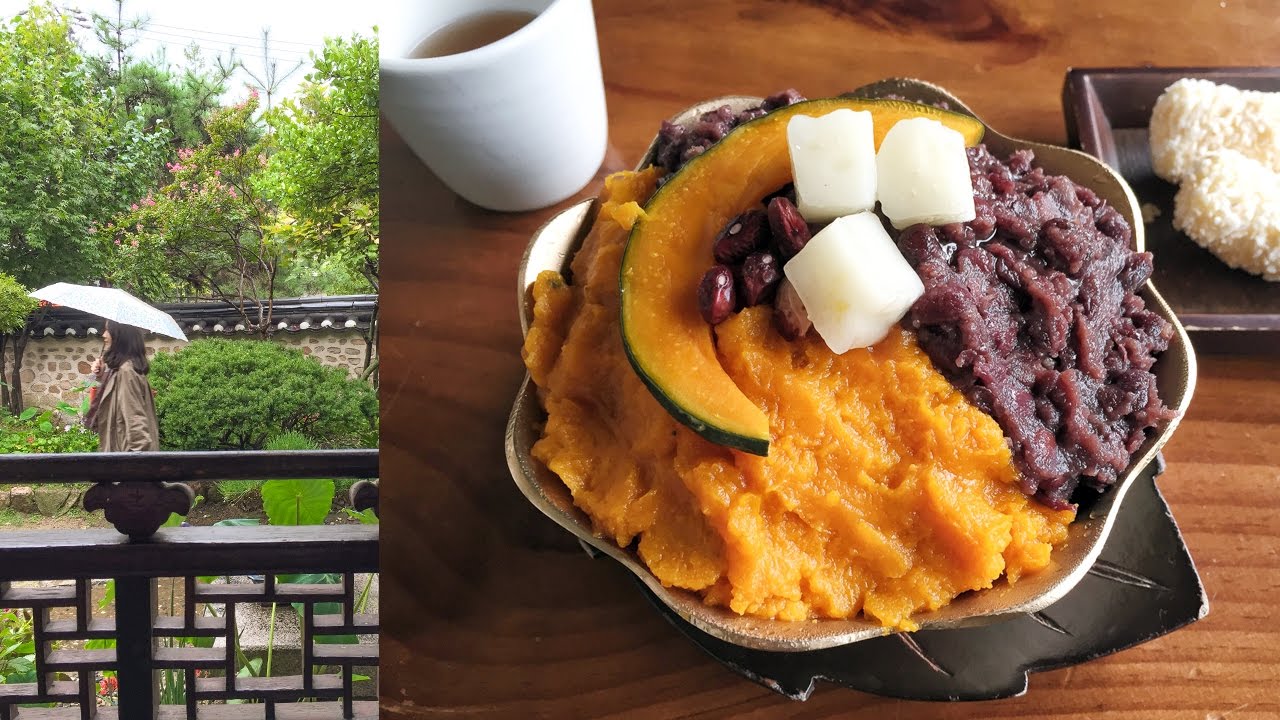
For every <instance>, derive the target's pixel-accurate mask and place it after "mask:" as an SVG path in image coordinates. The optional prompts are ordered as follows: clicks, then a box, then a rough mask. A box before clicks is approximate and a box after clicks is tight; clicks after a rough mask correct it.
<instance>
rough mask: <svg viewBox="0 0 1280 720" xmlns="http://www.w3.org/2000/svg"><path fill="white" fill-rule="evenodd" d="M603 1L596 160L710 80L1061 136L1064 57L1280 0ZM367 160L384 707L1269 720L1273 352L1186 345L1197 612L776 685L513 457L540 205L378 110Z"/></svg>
mask: <svg viewBox="0 0 1280 720" xmlns="http://www.w3.org/2000/svg"><path fill="white" fill-rule="evenodd" d="M1174 5H1177V6H1178V7H1176V8H1175V7H1173V6H1174ZM596 15H597V21H598V27H599V35H600V48H601V55H602V59H603V66H604V75H605V82H606V88H607V94H608V104H609V120H610V148H609V153H608V156H607V158H606V161H605V165H604V167H603V168H602V169H601V173H600V176H599V177H603V175H604V174H605V173H607V172H609V171H613V170H617V169H622V168H626V167H629V166H630V165H631V164H633V163H634V162H635V161H636V159H637V158H638V157H639V155H640V153H641V152H642V151H643V148H644V147H645V145H646V144H647V143H648V141H649V139H650V137H651V136H652V134H653V132H654V130H655V129H656V126H657V124H658V121H659V120H660V119H661V118H663V117H666V116H668V115H670V114H671V113H673V112H674V111H676V110H678V109H680V108H683V107H684V106H686V105H688V104H690V103H691V102H693V101H695V100H699V99H701V98H705V97H709V96H713V95H720V94H731V93H747V94H756V95H764V94H768V93H770V92H773V91H776V90H779V89H782V88H786V87H795V88H797V89H799V90H800V91H801V92H803V93H804V94H806V95H807V96H809V97H820V96H823V95H830V94H835V93H839V92H842V91H846V90H849V89H851V88H854V87H856V86H858V85H862V84H864V83H867V82H871V81H873V80H877V79H880V78H883V77H889V76H914V77H920V78H923V79H926V80H931V81H934V82H937V83H939V84H941V85H943V86H944V87H947V88H949V89H951V90H952V91H953V92H955V93H956V94H957V95H959V96H960V97H961V98H963V99H965V100H966V102H968V103H969V104H970V105H971V106H972V107H973V108H974V110H975V111H976V112H977V113H979V114H980V115H981V116H982V117H983V118H984V119H985V120H986V121H987V122H988V123H990V124H991V125H992V126H993V127H996V128H998V129H1000V130H1002V131H1005V132H1007V133H1008V134H1011V135H1015V136H1022V137H1027V138H1032V139H1037V140H1045V141H1050V142H1059V143H1061V142H1063V140H1064V137H1065V135H1064V125H1063V119H1062V112H1061V104H1060V103H1061V100H1060V92H1061V88H1062V82H1063V77H1064V73H1065V71H1066V70H1067V68H1068V67H1071V66H1107V65H1114V66H1126V65H1139V64H1148V63H1150V64H1160V65H1182V66H1188V65H1223V64H1230V65H1264V64H1267V63H1274V62H1276V59H1277V58H1280V20H1278V19H1277V18H1280V15H1277V14H1276V13H1275V6H1274V4H1272V3H1270V2H1266V1H1263V0H1258V1H1256V2H1242V1H1241V0H1225V1H1223V2H1216V1H1213V2H1194V3H1193V2H1185V3H1177V4H1174V3H1164V2H1154V1H1153V2H1144V3H1136V2H1135V3H1113V2H1110V1H1106V0H1076V1H1074V2H1053V3H1014V2H982V1H980V0H957V1H956V2H946V1H945V0H899V1H896V2H874V1H872V0H833V1H830V2H799V1H786V0H775V1H771V2H740V3H735V2H727V1H724V0H700V1H699V2H689V3H684V2H679V3H678V2H656V1H653V0H631V1H626V2H624V1H623V0H597V2H596ZM382 163H383V165H382V167H383V170H382V203H383V206H382V207H383V213H382V216H383V245H382V253H383V258H382V267H383V268H384V270H383V273H384V275H383V285H382V293H383V295H382V302H383V305H382V308H383V309H382V312H383V326H382V347H381V352H382V403H383V405H382V407H383V410H382V412H383V425H382V427H383V433H382V458H381V463H382V494H383V501H382V508H383V526H382V583H383V585H382V611H381V612H382V663H383V666H382V679H381V698H382V714H383V716H384V717H387V718H427V717H470V716H474V717H514V718H532V717H550V718H559V717H566V718H569V717H601V716H612V717H639V718H670V717H708V718H719V717H754V718H764V717H805V718H816V717H831V716H839V717H855V718H879V717H895V718H963V717H1005V718H1012V717H1053V718H1096V717H1103V716H1105V717H1107V718H1195V720H1227V719H1229V720H1246V719H1258V720H1260V719H1261V718H1276V717H1280V630H1278V629H1277V620H1278V619H1280V612H1277V601H1276V598H1277V597H1280V511H1278V510H1277V507H1280V469H1278V468H1280V361H1278V360H1277V359H1276V358H1275V357H1274V356H1271V357H1268V356H1264V355H1255V356H1248V355H1212V356H1202V357H1201V363H1200V379H1199V387H1198V389H1197V392H1196V396H1195V400H1194V402H1193V403H1192V406H1191V410H1190V412H1189V414H1188V416H1187V417H1186V419H1185V421H1184V422H1183V424H1182V427H1181V428H1180V429H1179V431H1178V433H1177V435H1176V436H1175V437H1174V439H1173V440H1172V442H1171V443H1170V444H1169V445H1168V448H1167V452H1166V456H1167V459H1168V462H1169V466H1168V472H1167V473H1166V474H1165V475H1164V476H1163V477H1161V478H1160V480H1159V484H1160V488H1161V490H1162V491H1163V492H1164V493H1165V495H1166V497H1167V499H1168V501H1169V505H1170V506H1171V507H1172V509H1173V512H1174V515H1175V517H1176V518H1177V520H1178V522H1179V523H1180V525H1181V527H1182V529H1183V532H1184V533H1185V535H1186V541H1187V545H1188V546H1189V548H1190V550H1191V553H1192V555H1193V557H1194V558H1195V561H1196V563H1197V565H1198V566H1199V568H1200V571H1201V574H1202V576H1203V579H1204V583H1205V585H1206V587H1207V589H1208V593H1209V596H1210V599H1211V607H1212V609H1211V612H1210V614H1209V616H1208V617H1207V618H1206V619H1204V620H1202V621H1200V622H1198V623H1196V624H1194V625H1192V626H1190V627H1188V628H1186V629H1183V630H1181V631H1178V632H1175V633H1173V634H1171V635H1168V636H1166V637H1163V638H1160V639H1158V640H1155V641H1153V642H1149V643H1147V644H1144V645H1141V646H1138V647H1135V648H1133V649H1130V650H1127V651H1124V652H1120V653H1117V654H1115V655H1112V656H1110V657H1107V658H1104V659H1101V660H1097V661H1094V662H1090V663H1087V664H1084V665H1080V666H1077V667H1073V668H1067V669H1063V670H1058V671H1052V672H1046V673H1041V674H1037V675H1033V676H1032V679H1031V689H1030V691H1029V692H1028V693H1027V694H1026V695H1025V696H1023V697H1020V698H1014V699H1009V700H1003V701H995V702H985V703H976V704H955V705H936V704H923V703H910V702H902V701H896V700H886V699H883V698H877V697H874V696H871V695H865V694H861V693H857V692H853V691H850V690H845V689H841V688H837V687H833V686H830V685H821V686H820V687H819V689H818V690H817V691H816V692H815V693H814V694H813V696H812V697H811V698H810V700H809V701H808V702H806V703H803V704H802V703H796V702H792V701H790V700H787V699H784V698H782V697H779V696H777V695H775V694H773V693H771V692H769V691H768V690H766V689H764V688H763V687H760V686H758V685H755V684H753V683H750V682H748V681H746V680H744V679H742V678H740V677H738V676H737V675H735V674H733V673H731V672H730V671H729V670H726V669H725V668H723V667H721V666H720V665H718V664H716V663H715V662H714V661H712V660H711V659H710V658H708V657H706V656H705V655H703V654H702V652H700V651H699V650H698V649H696V648H695V647H694V646H693V644H692V643H690V642H688V641H687V640H685V639H684V638H683V637H682V636H681V635H679V634H678V633H677V632H676V630H675V629H673V628H672V627H671V626H670V625H668V624H667V623H666V622H665V621H664V620H663V619H662V618H660V617H659V616H658V614H657V613H656V612H654V610H653V609H652V608H651V607H650V606H649V605H648V603H647V601H645V600H644V599H643V598H642V597H641V595H640V593H639V592H638V591H637V588H636V587H635V586H634V584H633V583H632V582H631V581H630V580H629V579H628V577H627V576H626V574H625V573H624V571H623V570H621V569H620V568H619V567H617V566H615V565H614V564H613V563H610V562H606V561H592V560H590V559H588V558H587V557H586V556H585V555H584V554H583V553H582V551H581V550H580V549H579V548H578V546H577V544H576V543H575V542H573V541H572V540H571V539H570V536H569V535H568V534H567V533H566V532H564V531H562V530H561V529H560V528H558V527H557V526H555V525H553V524H552V523H551V522H550V521H549V520H547V519H545V518H543V517H542V516H541V515H539V514H538V513H537V511H536V510H534V509H532V507H531V506H529V505H528V503H526V502H525V501H524V499H523V498H522V496H521V495H520V494H519V492H518V491H517V490H516V488H515V487H514V485H513V484H512V482H511V480H510V478H509V476H508V473H507V468H506V464H505V461H504V458H503V450H502V440H503V426H504V422H505V418H506V415H507V412H508V410H509V409H510V403H511V400H512V398H513V396H514V394H515V391H516V388H517V386H518V385H519V383H520V380H521V378H522V376H523V374H524V368H523V367H522V366H521V363H520V358H519V345H520V328H519V324H518V320H517V316H516V311H515V299H516V288H515V273H516V267H517V264H518V262H519V259H520V255H521V252H522V250H523V248H524V246H525V243H526V241H527V239H528V237H529V235H530V233H531V232H532V231H533V230H534V229H535V228H536V227H537V226H538V225H539V224H541V223H542V222H543V221H545V220H546V219H547V218H548V217H550V216H551V215H552V214H554V213H555V212H556V210H557V209H558V208H548V209H545V210H541V211H537V212H531V213H524V214H498V213H490V212H486V211H483V210H479V209H477V208H475V207H473V206H470V205H468V204H467V203H466V202H464V201H462V200H460V199H458V198H457V197H456V196H454V195H453V194H452V193H450V192H449V191H448V190H447V189H445V188H444V187H443V186H442V185H440V183H439V182H438V181H437V180H435V179H434V177H433V176H432V175H431V174H430V173H429V172H428V171H427V170H426V169H425V168H424V167H423V166H422V165H421V164H420V163H419V162H418V161H417V160H416V159H415V158H414V157H413V155H412V154H411V153H410V152H409V151H408V149H407V148H406V147H405V145H404V144H403V143H402V142H401V141H400V140H399V138H397V137H396V135H395V134H394V132H392V131H391V130H390V129H389V128H386V127H384V135H383V140H382ZM599 177H598V178H597V180H596V181H595V182H594V183H592V185H590V186H589V187H588V188H587V189H586V190H584V191H583V192H582V193H581V194H580V197H587V196H589V195H593V194H595V193H596V192H597V191H598V189H599V187H600V182H599ZM567 204H568V203H567V202H566V203H564V204H562V205H561V206H559V207H564V206H565V205H567ZM1158 261H1159V260H1158V259H1157V262H1158Z"/></svg>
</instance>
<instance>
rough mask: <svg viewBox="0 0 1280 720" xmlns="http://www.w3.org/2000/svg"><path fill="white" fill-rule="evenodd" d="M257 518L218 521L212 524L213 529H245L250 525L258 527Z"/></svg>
mask: <svg viewBox="0 0 1280 720" xmlns="http://www.w3.org/2000/svg"><path fill="white" fill-rule="evenodd" d="M260 524H261V523H260V522H258V519H257V518H230V519H227V520H219V521H218V522H216V523H214V524H213V526H214V527H247V526H250V525H260Z"/></svg>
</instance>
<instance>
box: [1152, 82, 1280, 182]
mask: <svg viewBox="0 0 1280 720" xmlns="http://www.w3.org/2000/svg"><path fill="white" fill-rule="evenodd" d="M1150 131H1151V163H1152V165H1153V166H1154V168H1155V171H1156V174H1157V175H1159V176H1160V177H1162V178H1164V179H1165V180H1167V181H1169V182H1173V183H1176V182H1181V181H1182V180H1184V179H1185V177H1186V175H1187V173H1188V172H1189V171H1190V170H1191V169H1192V167H1193V166H1194V165H1195V164H1196V162H1197V161H1198V160H1199V159H1200V158H1201V157H1203V156H1204V155H1205V154H1206V153H1210V152H1214V151H1217V150H1228V149H1229V150H1235V151H1237V152H1239V153H1241V154H1243V155H1245V156H1246V157H1251V158H1253V159H1254V160H1257V161H1258V162H1260V163H1262V164H1263V165H1264V166H1266V167H1268V168H1270V169H1271V170H1272V171H1275V172H1280V94H1277V93H1267V92H1258V91H1255V90H1238V89H1236V88H1234V87H1231V86H1230V85H1218V84H1216V83H1213V82H1210V81H1208V80H1191V79H1183V80H1179V81H1178V82H1176V83H1174V84H1172V85H1170V86H1169V87H1168V88H1166V89H1165V91H1164V94H1163V95H1161V96H1160V99H1159V100H1156V104H1155V107H1153V108H1152V110H1151V126H1150Z"/></svg>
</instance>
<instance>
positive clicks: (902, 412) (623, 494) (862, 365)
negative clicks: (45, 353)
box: [523, 172, 1073, 630]
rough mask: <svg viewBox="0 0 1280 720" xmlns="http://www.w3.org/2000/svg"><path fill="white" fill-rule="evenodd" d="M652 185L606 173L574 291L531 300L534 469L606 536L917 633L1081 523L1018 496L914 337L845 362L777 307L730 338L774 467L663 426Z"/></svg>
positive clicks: (666, 567) (745, 590) (983, 434)
mask: <svg viewBox="0 0 1280 720" xmlns="http://www.w3.org/2000/svg"><path fill="white" fill-rule="evenodd" d="M655 177H656V176H655V174H654V173H652V172H641V173H619V174H617V175H614V176H612V177H610V178H609V179H608V180H607V182H606V191H605V195H604V200H605V201H604V202H603V205H602V207H601V211H600V214H599V216H598V218H597V220H596V224H595V226H594V227H593V229H592V231H591V233H590V235H589V236H588V238H587V239H586V241H585V242H584V245H583V247H582V249H581V250H580V251H579V252H578V253H577V255H576V256H575V257H574V260H573V263H572V278H573V284H572V285H569V284H567V283H566V282H565V281H564V280H563V279H562V278H561V277H560V276H559V275H558V274H556V273H551V272H547V273H543V274H542V275H541V276H540V277H539V278H538V280H537V282H536V283H535V285H534V287H533V297H534V320H533V324H532V327H531V328H530V330H529V333H528V336H527V338H526V341H525V345H524V351H523V355H524V359H525V363H526V365H527V366H528V368H529V372H530V374H531V377H532V378H533V380H534V382H535V383H536V384H537V386H538V389H539V395H540V398H541V400H542V403H543V406H544V407H545V408H546V411H547V424H546V429H545V430H544V433H543V437H542V438H541V439H540V440H539V441H538V442H537V443H536V444H535V445H534V448H533V454H534V456H535V457H536V458H538V460H540V461H541V462H543V463H545V464H546V465H547V466H548V467H549V468H550V469H551V470H552V471H553V472H555V473H556V474H557V475H559V476H560V478H561V479H563V481H564V483H565V484H566V485H567V486H568V487H569V489H570V491H571V492H572V493H573V498H574V502H575V503H576V504H577V505H578V507H580V508H582V510H583V511H585V512H586V513H587V515H589V516H590V517H591V518H592V520H593V522H594V525H595V530H596V532H597V533H598V534H600V535H601V536H602V537H606V538H610V539H612V540H613V541H614V542H616V543H617V544H618V545H619V546H621V547H628V546H630V545H631V544H632V543H635V544H636V545H635V547H636V550H637V552H638V553H639V556H640V558H641V559H642V560H643V561H644V562H645V564H647V565H648V567H649V569H650V570H651V571H652V572H653V573H654V575H656V576H657V577H658V579H659V580H661V581H662V582H663V583H664V584H666V585H668V586H674V587H680V588H687V589H689V590H692V591H695V592H698V593H700V594H701V595H702V597H703V598H704V600H705V601H706V602H707V603H709V604H713V605H720V606H724V607H728V608H730V609H732V610H733V611H735V612H737V613H741V614H748V615H755V616H759V617H764V618H777V619H783V620H805V619H812V618H849V617H853V616H856V615H857V614H858V613H859V612H861V613H863V614H865V615H866V616H867V617H869V618H873V619H875V620H876V621H878V622H880V623H882V624H884V625H885V626H888V627H896V628H900V629H903V630H912V629H915V628H916V625H915V623H914V622H913V621H912V620H911V616H912V614H913V613H916V612H918V611H922V610H931V609H936V608H939V607H941V606H943V605H946V604H947V603H949V602H950V601H951V600H952V599H953V598H954V597H956V596H957V595H959V594H960V593H963V592H965V591H968V590H980V589H983V588H988V587H991V585H992V583H994V582H995V581H996V580H998V579H999V578H1000V577H1001V575H1004V576H1005V577H1006V578H1007V580H1008V582H1016V581H1017V579H1018V578H1019V577H1020V576H1022V575H1024V574H1028V573H1033V572H1035V571H1037V570H1040V569H1042V568H1044V567H1045V566H1046V565H1047V564H1048V562H1049V553H1050V549H1051V547H1052V546H1053V545H1055V544H1060V543H1061V542H1063V541H1064V540H1065V539H1066V536H1067V525H1068V524H1069V523H1070V522H1071V520H1072V519H1073V513H1072V512H1071V511H1054V510H1050V509H1049V508H1046V507H1044V506H1042V505H1040V504H1038V503H1035V502H1034V501H1032V500H1030V499H1028V498H1027V497H1026V496H1025V495H1024V494H1023V493H1022V491H1021V490H1020V489H1019V487H1018V483H1017V474H1016V471H1015V470H1014V467H1013V464H1012V459H1011V457H1010V453H1009V449H1008V447H1007V446H1006V444H1005V440H1004V437H1003V435H1002V434H1001V432H1000V428H999V426H998V425H997V424H996V422H995V420H994V419H992V418H991V417H989V416H987V415H986V414H984V413H983V412H981V411H980V410H978V409H977V408H975V407H973V406H972V405H970V404H969V403H968V401H967V400H965V399H964V397H963V396H962V395H961V394H960V393H959V392H958V391H956V390H955V389H954V388H953V387H952V386H951V384H950V383H949V382H948V381H947V380H946V379H945V378H944V377H943V376H942V375H941V374H939V373H938V372H937V371H936V370H935V369H934V368H933V366H932V365H931V364H930V362H929V359H928V357H927V356H926V355H925V354H924V353H923V351H921V350H920V348H919V347H918V346H917V345H916V341H915V337H914V336H913V335H912V334H911V333H910V332H908V331H905V330H897V331H894V332H892V333H890V335H889V336H888V337H887V338H885V339H884V340H883V341H881V342H880V343H878V344H876V345H875V346H874V347H872V348H869V349H866V350H853V351H850V352H848V353H846V354H844V355H835V354H833V353H832V352H831V351H830V350H828V349H827V347H826V345H825V344H824V343H823V342H822V340H821V338H819V337H818V336H817V334H816V333H809V335H808V336H807V337H805V338H803V339H802V340H800V341H797V342H790V341H787V340H784V339H783V338H782V337H781V336H780V335H778V334H777V332H776V331H775V330H774V328H773V322H772V318H771V311H770V309H769V308H768V307H755V308H749V309H747V310H744V311H742V312H741V313H739V314H738V315H737V316H735V317H733V318H730V319H729V320H727V321H725V322H724V323H722V324H720V325H718V326H717V327H716V328H715V333H716V346H717V353H718V354H719V358H720V362H721V364H722V366H723V367H724V368H725V370H726V371H727V372H728V373H729V375H730V376H731V377H732V378H733V379H734V381H735V382H736V383H737V385H738V386H739V387H740V388H741V389H742V391H743V392H744V393H746V395H747V396H748V397H749V398H751V399H752V400H753V401H754V402H755V403H757V405H758V406H759V407H761V408H763V409H764V410H765V412H766V413H767V414H768V416H769V420H770V429H771V432H772V435H773V441H772V443H771V444H770V447H769V455H768V456H767V457H759V456H755V455H749V454H746V453H742V452H738V451H735V450H730V449H728V448H725V447H722V446H718V445H715V444H712V443H710V442H708V441H706V440H704V439H702V438H701V437H699V436H698V435H696V434H695V433H693V432H692V431H690V430H689V429H687V428H685V427H684V426H683V425H681V424H680V423H678V422H677V421H676V420H674V419H673V418H672V417H671V416H670V415H668V414H667V412H666V411H665V410H664V409H663V408H662V406H661V405H659V404H658V402H657V400H655V399H654V397H653V396H652V395H651V394H650V392H649V390H648V389H647V388H646V387H645V386H644V384H643V383H642V382H641V380H640V379H639V377H638V376H637V375H636V374H635V372H634V371H633V370H632V368H631V365H630V363H629V362H628V360H627V357H626V355H625V353H624V351H623V347H622V340H621V336H620V331H619V327H618V272H619V265H620V262H621V256H622V250H623V246H624V244H625V242H626V237H627V230H628V229H629V228H630V226H631V223H632V222H634V221H635V219H636V217H637V216H640V215H641V214H642V213H643V210H642V209H641V208H640V206H639V204H638V203H639V202H643V201H644V199H645V198H647V197H648V196H649V195H650V194H651V193H652V191H653V187H654V180H655ZM708 258H709V253H708ZM689 301H690V302H693V297H692V295H691V296H690V300H689Z"/></svg>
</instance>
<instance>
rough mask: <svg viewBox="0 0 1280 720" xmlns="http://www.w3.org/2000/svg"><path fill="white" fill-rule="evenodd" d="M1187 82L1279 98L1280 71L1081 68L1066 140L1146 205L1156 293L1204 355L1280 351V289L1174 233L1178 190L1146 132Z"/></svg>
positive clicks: (1071, 90)
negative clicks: (1152, 211) (1111, 171)
mask: <svg viewBox="0 0 1280 720" xmlns="http://www.w3.org/2000/svg"><path fill="white" fill-rule="evenodd" d="M1184 77H1194V78H1203V79H1206V80H1212V81H1214V82H1217V83H1224V84H1227V85H1233V86H1235V87H1238V88H1241V89H1245V90H1268V91H1280V68H1276V67H1254V68H1247V67H1242V68H1158V67H1144V68H1134V67H1130V68H1075V69H1071V70H1069V71H1067V78H1066V83H1065V85H1064V86H1063V90H1062V106H1063V110H1064V112H1065V114H1066V121H1067V139H1068V141H1069V142H1070V144H1071V146H1072V147H1078V148H1080V149H1081V150H1084V151H1085V152H1087V153H1089V154H1091V155H1093V156H1095V157H1097V158H1099V159H1101V160H1102V161H1103V162H1105V163H1107V164H1108V165H1110V166H1111V167H1113V168H1115V169H1116V170H1118V171H1119V172H1120V174H1121V175H1123V176H1124V178H1125V180H1127V181H1128V182H1129V185H1130V186H1131V187H1132V188H1133V192H1134V193H1135V194H1136V195H1137V196H1138V201H1139V202H1141V203H1142V204H1143V205H1153V206H1155V207H1156V208H1157V209H1158V210H1159V211H1160V214H1159V216H1158V217H1156V218H1155V220H1154V221H1152V222H1150V223H1147V226H1146V241H1147V249H1148V250H1150V251H1151V252H1152V253H1154V254H1155V257H1156V263H1155V276H1154V278H1153V279H1154V281H1155V283H1156V287H1157V288H1159V290H1160V292H1161V293H1162V294H1164V296H1165V298H1166V299H1167V300H1168V301H1169V305H1170V306H1172V307H1173V310H1174V312H1176V313H1177V314H1178V318H1179V319H1180V320H1182V323H1183V325H1185V326H1186V328H1187V330H1188V331H1189V332H1190V333H1191V336H1192V342H1193V343H1194V344H1195V346H1196V348H1197V349H1206V350H1219V351H1224V350H1225V351H1246V352H1247V351H1256V350H1261V349H1267V350H1276V351H1280V283H1276V282H1267V281H1265V280H1263V279H1262V278H1259V277H1256V276H1254V275H1250V274H1248V273H1246V272H1243V271H1240V270H1233V269H1231V268H1229V267H1227V266H1226V265H1225V264H1224V263H1222V262H1221V261H1219V260H1218V259H1217V258H1216V257H1214V256H1213V255H1211V254H1210V253H1209V252H1208V251H1207V250H1204V249H1203V248H1201V247H1200V246H1199V245H1196V244H1195V243H1194V242H1192V241H1191V240H1190V239H1188V238H1187V237H1186V236H1185V235H1183V234H1182V233H1180V232H1178V231H1177V230H1174V229H1173V224H1172V222H1173V196H1174V194H1175V193H1176V192H1177V187H1176V186H1174V185H1171V184H1169V183H1167V182H1165V181H1163V180H1161V179H1160V178H1158V177H1156V176H1155V173H1154V171H1152V169H1151V151H1150V147H1149V145H1148V134H1147V125H1148V123H1149V122H1150V119H1151V107H1152V106H1153V105H1154V104H1155V101H1156V98H1158V97H1160V93H1162V92H1164V89H1165V88H1166V87H1168V86H1169V85H1171V84H1173V83H1174V82H1176V81H1177V80H1179V79H1181V78H1184Z"/></svg>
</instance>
